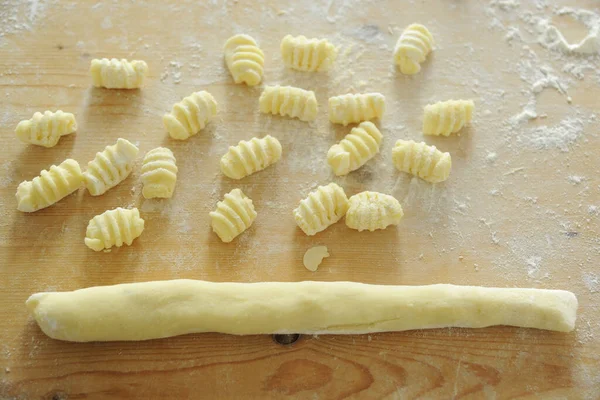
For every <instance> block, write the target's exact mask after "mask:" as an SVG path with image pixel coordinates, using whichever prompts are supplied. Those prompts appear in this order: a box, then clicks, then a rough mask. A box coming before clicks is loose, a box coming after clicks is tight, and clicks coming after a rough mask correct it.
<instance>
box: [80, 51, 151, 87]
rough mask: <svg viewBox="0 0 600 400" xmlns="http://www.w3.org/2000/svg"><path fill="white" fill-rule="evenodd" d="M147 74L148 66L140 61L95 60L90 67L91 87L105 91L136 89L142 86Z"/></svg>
mask: <svg viewBox="0 0 600 400" xmlns="http://www.w3.org/2000/svg"><path fill="white" fill-rule="evenodd" d="M147 73H148V64H146V62H145V61H140V60H133V61H127V60H126V59H121V60H117V59H116V58H111V59H110V60H109V59H108V58H103V59H97V58H96V59H93V60H92V63H91V65H90V75H92V83H93V85H94V86H96V87H105V88H107V89H137V88H139V87H141V86H142V85H143V84H144V78H145V77H146V74H147Z"/></svg>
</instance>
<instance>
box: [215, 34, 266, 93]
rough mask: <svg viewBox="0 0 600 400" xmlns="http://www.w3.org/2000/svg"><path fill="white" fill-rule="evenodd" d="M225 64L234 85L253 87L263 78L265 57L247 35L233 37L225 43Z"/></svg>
mask: <svg viewBox="0 0 600 400" xmlns="http://www.w3.org/2000/svg"><path fill="white" fill-rule="evenodd" d="M225 63H226V64H227V68H229V72H230V73H231V76H232V77H233V80H234V82H235V83H245V84H246V85H248V86H255V85H258V84H259V83H260V81H261V80H262V76H263V68H264V64H265V55H264V54H263V52H262V50H261V49H260V48H259V47H258V44H256V41H255V40H254V39H253V38H252V37H251V36H248V35H235V36H232V37H230V38H229V39H227V41H226V42H225Z"/></svg>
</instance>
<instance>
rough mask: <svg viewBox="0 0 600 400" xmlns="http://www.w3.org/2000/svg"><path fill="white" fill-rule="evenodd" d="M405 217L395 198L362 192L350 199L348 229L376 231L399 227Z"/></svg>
mask: <svg viewBox="0 0 600 400" xmlns="http://www.w3.org/2000/svg"><path fill="white" fill-rule="evenodd" d="M403 216H404V212H403V211H402V206H401V205H400V202H398V200H396V198H394V197H393V196H390V195H388V194H383V193H377V192H368V191H367V192H361V193H358V194H355V195H354V196H351V197H350V199H348V212H347V213H346V225H347V226H348V228H352V229H357V230H358V231H359V232H360V231H364V230H369V231H371V232H372V231H374V230H376V229H385V228H387V227H388V226H390V225H398V224H399V223H400V220H401V219H402V217H403Z"/></svg>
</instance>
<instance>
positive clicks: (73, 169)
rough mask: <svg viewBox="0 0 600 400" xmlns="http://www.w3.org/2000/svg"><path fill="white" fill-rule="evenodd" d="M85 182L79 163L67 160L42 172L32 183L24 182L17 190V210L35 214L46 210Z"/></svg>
mask: <svg viewBox="0 0 600 400" xmlns="http://www.w3.org/2000/svg"><path fill="white" fill-rule="evenodd" d="M82 182H83V176H82V174H81V168H80V167H79V163H78V162H77V161H75V160H72V159H70V158H69V159H66V160H65V161H63V162H62V163H60V164H59V165H53V166H51V167H50V168H49V169H48V171H46V170H42V172H41V173H40V175H39V176H37V177H35V178H33V180H31V181H23V182H21V183H20V184H19V187H18V188H17V194H16V198H17V210H19V211H23V212H34V211H38V210H41V209H42V208H46V207H48V206H51V205H52V204H54V203H56V202H57V201H59V200H61V199H63V198H64V197H66V196H68V195H70V194H71V193H73V192H74V191H76V190H77V189H79V187H80V186H81V183H82Z"/></svg>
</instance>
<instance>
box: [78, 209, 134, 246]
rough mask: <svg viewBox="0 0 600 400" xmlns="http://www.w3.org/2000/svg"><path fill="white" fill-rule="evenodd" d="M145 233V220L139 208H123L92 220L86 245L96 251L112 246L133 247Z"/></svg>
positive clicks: (85, 240)
mask: <svg viewBox="0 0 600 400" xmlns="http://www.w3.org/2000/svg"><path fill="white" fill-rule="evenodd" d="M143 231H144V220H143V219H142V218H140V212H139V211H138V209H137V208H133V209H131V210H127V209H124V208H121V207H118V208H115V209H114V210H108V211H105V212H104V213H102V214H100V215H96V216H95V217H94V218H92V219H91V220H90V222H89V223H88V226H87V230H86V232H85V239H84V242H85V245H86V246H87V247H89V248H90V249H92V250H94V251H100V250H104V249H109V248H111V247H112V246H117V247H121V246H123V244H126V245H128V246H131V243H133V240H134V239H136V238H138V237H139V236H140V235H141V234H142V232H143Z"/></svg>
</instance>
